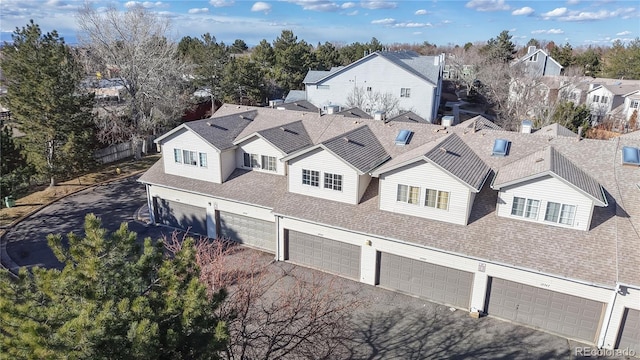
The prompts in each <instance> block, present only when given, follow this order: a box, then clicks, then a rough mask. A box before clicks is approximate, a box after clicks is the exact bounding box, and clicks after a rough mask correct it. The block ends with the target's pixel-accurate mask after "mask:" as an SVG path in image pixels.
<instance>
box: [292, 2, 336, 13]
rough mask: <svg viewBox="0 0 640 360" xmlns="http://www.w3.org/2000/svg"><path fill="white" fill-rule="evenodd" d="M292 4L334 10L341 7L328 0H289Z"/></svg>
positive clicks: (306, 8) (313, 8)
mask: <svg viewBox="0 0 640 360" xmlns="http://www.w3.org/2000/svg"><path fill="white" fill-rule="evenodd" d="M287 1H288V2H290V3H292V4H296V5H299V6H302V8H303V9H304V10H312V11H323V12H332V11H337V10H338V9H340V5H338V4H336V3H335V2H333V1H328V0H287Z"/></svg>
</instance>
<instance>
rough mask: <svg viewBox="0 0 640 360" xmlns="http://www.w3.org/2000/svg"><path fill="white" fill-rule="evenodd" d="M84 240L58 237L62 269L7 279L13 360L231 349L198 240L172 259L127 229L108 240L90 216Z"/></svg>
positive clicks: (2, 339) (53, 240) (5, 302)
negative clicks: (198, 255)
mask: <svg viewBox="0 0 640 360" xmlns="http://www.w3.org/2000/svg"><path fill="white" fill-rule="evenodd" d="M84 230H85V234H86V235H85V236H84V238H81V237H79V236H77V235H75V234H74V233H70V234H69V235H68V246H66V245H63V242H62V237H61V236H60V235H56V236H53V235H50V236H49V239H48V240H49V245H50V247H51V248H52V250H53V252H54V254H55V255H56V257H57V258H58V259H59V260H60V261H61V262H62V263H63V264H64V268H63V269H62V270H57V269H43V268H38V267H36V268H34V269H33V271H32V273H29V271H28V270H26V269H24V268H23V269H21V270H20V273H19V276H18V279H17V280H13V279H11V278H10V277H9V276H8V273H7V271H6V270H3V271H0V328H1V329H2V330H1V331H0V348H1V349H2V351H3V354H5V355H7V356H9V357H10V358H12V359H30V358H38V359H41V358H50V359H62V358H65V359H67V358H71V359H215V358H217V357H218V356H217V354H218V353H219V351H220V350H221V349H223V347H224V345H225V339H226V336H227V335H226V329H225V324H224V322H221V321H219V319H218V318H217V317H216V315H214V313H215V312H216V311H215V310H216V308H217V306H218V304H219V303H220V301H222V299H223V297H224V293H222V292H219V293H216V294H213V295H211V296H209V295H207V292H206V287H205V285H203V284H202V283H201V282H200V280H199V272H200V270H199V268H198V266H197V265H196V261H195V247H194V246H193V240H191V239H187V240H186V241H185V243H184V244H183V246H182V249H181V250H180V251H179V252H178V253H176V254H175V255H174V256H173V257H167V256H164V255H163V244H162V243H161V242H159V243H157V244H156V245H152V242H151V239H149V238H147V239H145V241H144V248H143V249H142V250H141V249H140V247H139V245H137V244H136V234H135V233H132V232H130V231H129V230H128V229H127V226H126V224H123V225H122V226H121V227H120V229H119V230H117V231H116V232H114V233H112V234H108V233H107V231H106V230H105V229H103V228H102V227H101V224H100V220H99V219H98V218H96V217H95V216H94V215H92V214H89V215H87V217H86V220H85V229H84Z"/></svg>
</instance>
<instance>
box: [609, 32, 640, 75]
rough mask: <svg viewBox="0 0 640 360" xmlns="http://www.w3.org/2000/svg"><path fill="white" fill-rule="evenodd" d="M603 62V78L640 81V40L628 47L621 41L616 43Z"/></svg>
mask: <svg viewBox="0 0 640 360" xmlns="http://www.w3.org/2000/svg"><path fill="white" fill-rule="evenodd" d="M603 62H604V65H603V67H602V73H601V75H600V76H602V77H608V78H613V79H622V78H624V79H634V80H640V38H635V40H633V41H631V42H629V43H628V44H627V45H626V46H625V45H624V44H623V43H622V42H621V41H620V40H616V41H614V42H613V45H612V46H611V49H609V51H608V52H607V53H606V54H605V56H604V61H603Z"/></svg>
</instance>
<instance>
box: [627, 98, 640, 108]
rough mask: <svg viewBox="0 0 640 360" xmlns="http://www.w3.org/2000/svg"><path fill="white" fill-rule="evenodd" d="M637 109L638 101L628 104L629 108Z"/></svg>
mask: <svg viewBox="0 0 640 360" xmlns="http://www.w3.org/2000/svg"><path fill="white" fill-rule="evenodd" d="M634 105H635V106H634ZM639 107H640V100H631V104H629V108H631V109H637V108H639Z"/></svg>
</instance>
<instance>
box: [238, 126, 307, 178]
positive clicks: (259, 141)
mask: <svg viewBox="0 0 640 360" xmlns="http://www.w3.org/2000/svg"><path fill="white" fill-rule="evenodd" d="M234 144H235V145H237V146H238V148H237V150H236V167H238V168H240V169H247V170H254V171H262V172H268V173H275V174H278V175H286V169H285V164H284V163H282V162H281V159H282V158H283V157H285V156H287V155H289V154H291V153H293V152H295V151H299V150H301V149H303V148H306V147H309V146H311V145H312V143H311V138H310V137H309V134H308V133H307V130H306V129H305V128H304V125H303V124H302V121H296V122H293V123H289V124H285V125H281V126H275V127H272V128H268V129H264V130H260V131H256V132H254V133H252V134H250V135H248V136H245V137H244V138H241V139H238V140H236V141H235V142H234Z"/></svg>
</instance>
